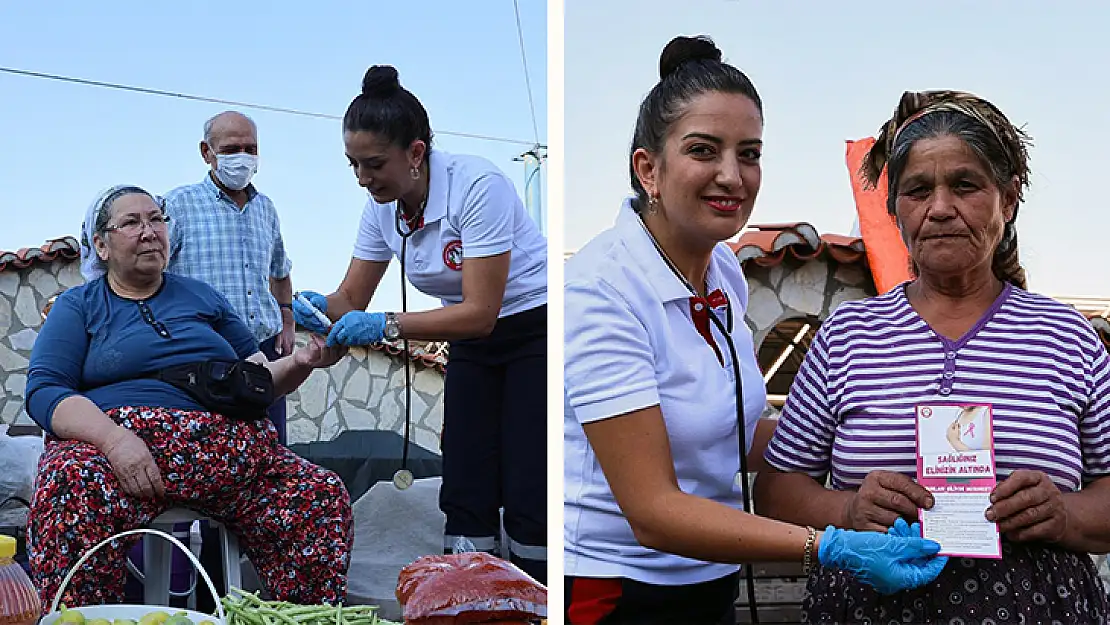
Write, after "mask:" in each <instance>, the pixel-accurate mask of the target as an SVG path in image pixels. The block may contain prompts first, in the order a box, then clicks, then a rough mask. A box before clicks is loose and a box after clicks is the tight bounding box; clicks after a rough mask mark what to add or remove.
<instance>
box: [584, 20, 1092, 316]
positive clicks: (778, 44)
mask: <svg viewBox="0 0 1110 625" xmlns="http://www.w3.org/2000/svg"><path fill="white" fill-rule="evenodd" d="M1108 24H1110V3H1106V2H1099V1H1095V0H1069V1H1068V2H1061V3H1045V2H1035V1H1031V0H1019V1H1009V0H1007V1H1005V2H1003V1H982V2H970V1H955V0H939V1H936V2H930V3H894V2H877V1H873V0H868V1H863V0H854V1H853V2H819V1H817V0H811V1H784V2H756V1H753V0H697V1H690V2H681V3H680V2H675V1H673V0H609V1H606V2H584V1H570V2H568V3H567V7H566V22H565V35H566V42H567V43H566V57H565V93H566V104H565V106H566V110H565V115H566V117H565V122H564V123H565V128H566V137H565V140H566V209H565V213H564V214H565V220H566V241H565V247H566V249H567V250H574V249H577V248H579V247H581V246H582V245H583V244H584V243H585V242H586V241H587V240H588V239H589V238H590V237H592V236H594V235H596V234H597V233H598V232H600V231H601V230H603V229H605V228H607V227H609V226H610V225H611V224H612V221H613V217H614V215H615V213H616V210H617V208H618V206H619V203H620V200H621V198H622V197H623V196H624V195H625V194H626V193H627V192H628V191H629V183H628V146H629V142H630V140H631V135H632V129H633V125H634V123H635V117H636V112H637V107H638V106H639V103H640V100H641V99H642V97H643V96H644V94H646V93H647V92H648V91H649V90H650V89H651V87H652V86H653V85H654V84H655V82H656V81H657V80H658V63H659V53H660V51H661V50H662V49H663V46H664V45H665V44H666V43H667V41H669V40H670V39H671V38H672V37H674V36H676V35H680V34H681V35H696V34H708V35H711V36H712V37H713V38H714V39H715V41H716V42H717V44H718V47H720V48H721V49H722V50H723V52H724V55H725V59H726V60H727V61H730V62H732V63H733V64H734V65H736V66H738V67H740V68H741V69H742V70H744V71H745V72H746V73H747V74H748V75H749V77H751V79H752V81H753V82H754V83H755V85H756V87H757V88H758V90H759V92H760V95H761V97H762V98H763V103H764V109H765V117H766V127H765V131H764V141H765V143H766V145H765V151H764V158H763V168H764V169H763V186H762V190H761V191H760V195H759V199H758V201H757V202H756V208H755V214H754V216H753V218H752V223H776V222H784V221H785V222H794V221H807V222H810V223H812V224H813V225H814V226H816V227H817V229H818V230H819V231H821V232H834V233H842V234H849V233H850V232H851V229H852V226H853V224H854V221H855V205H854V203H853V201H852V193H851V187H850V179H849V177H848V170H847V166H846V164H845V160H844V156H845V147H846V146H845V143H844V142H845V140H849V139H860V138H864V137H868V136H874V135H875V134H877V132H878V129H879V127H880V125H881V124H882V122H884V121H885V120H887V119H888V118H889V117H890V115H891V113H892V112H893V110H894V108H895V105H896V104H897V103H898V99H899V97H900V96H901V94H902V92H903V91H906V90H925V89H960V90H965V91H971V92H974V93H977V94H979V95H981V96H983V97H986V98H988V99H990V100H991V101H993V102H994V103H995V104H996V105H997V106H998V107H999V108H1001V109H1002V111H1003V112H1005V113H1006V115H1007V116H1008V117H1009V118H1010V119H1011V121H1013V122H1015V123H1017V124H1025V126H1026V129H1027V131H1028V132H1029V133H1030V134H1031V135H1032V136H1033V140H1034V147H1033V148H1032V150H1031V166H1032V169H1033V172H1034V175H1033V179H1032V188H1031V189H1030V191H1029V193H1028V194H1027V196H1026V203H1025V204H1024V205H1023V206H1022V208H1021V211H1020V213H1019V218H1018V222H1017V225H1018V234H1019V242H1020V244H1021V252H1022V256H1023V262H1024V264H1025V265H1026V268H1027V270H1028V272H1029V278H1030V283H1031V288H1032V289H1033V290H1037V291H1040V292H1044V293H1047V294H1050V295H1056V296H1101V297H1107V296H1110V283H1107V280H1106V268H1105V261H1104V260H1103V256H1104V254H1103V253H1102V252H1103V251H1104V250H1105V249H1106V240H1107V233H1108V232H1110V211H1108V207H1107V198H1106V194H1105V193H1103V192H1101V191H1100V187H1099V185H1100V184H1101V183H1100V182H1099V181H1100V180H1103V179H1104V176H1106V175H1107V166H1108V165H1110V157H1108V156H1107V147H1108V146H1110V38H1108V37H1107V30H1106V28H1107V25H1108Z"/></svg>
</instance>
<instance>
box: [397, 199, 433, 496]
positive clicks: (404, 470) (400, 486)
mask: <svg viewBox="0 0 1110 625" xmlns="http://www.w3.org/2000/svg"><path fill="white" fill-rule="evenodd" d="M427 203H428V200H427V198H425V199H424V201H423V202H422V203H421V204H420V211H419V212H418V213H417V214H416V220H417V221H416V223H417V224H419V223H420V220H422V219H424V207H425V206H427ZM405 221H406V220H405V216H404V214H403V213H402V212H401V200H400V199H398V200H397V208H396V211H395V212H394V215H393V225H394V227H395V228H396V229H397V235H398V236H400V237H401V312H402V313H407V312H408V311H409V303H408V288H407V287H406V286H405V280H406V274H405V256H407V252H408V242H409V237H411V236H412V235H413V234H415V233H416V231H417V230H419V229H420V228H419V226H417V227H416V228H412V227H411V226H410V223H405V224H404V225H405V226H406V227H405V228H402V227H401V225H402V223H403V222H405ZM401 345H402V347H403V348H404V350H405V354H404V361H405V442H404V447H403V448H402V450H401V468H400V469H398V470H397V472H396V473H394V474H393V486H395V487H396V488H397V490H405V489H407V488H408V487H410V486H412V484H413V481H414V479H413V476H412V471H410V470H409V468H408V465H409V440H410V435H411V430H412V369H411V367H412V364H411V363H410V362H409V361H410V360H411V359H412V358H411V356H410V354H411V352H409V340H408V339H407V338H405V337H401Z"/></svg>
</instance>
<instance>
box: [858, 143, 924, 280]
mask: <svg viewBox="0 0 1110 625" xmlns="http://www.w3.org/2000/svg"><path fill="white" fill-rule="evenodd" d="M874 144H875V139H874V138H872V137H868V138H866V139H860V140H859V141H848V154H847V161H848V174H849V177H850V178H851V179H852V195H853V196H855V200H856V212H857V213H859V231H860V236H862V237H863V245H864V248H865V249H866V250H867V263H868V265H870V267H871V277H872V278H873V279H874V281H875V289H876V290H877V291H878V292H879V293H880V294H882V293H886V292H887V291H889V290H890V289H892V288H894V287H895V286H897V285H898V284H900V283H902V282H905V281H906V280H909V279H910V278H912V277H913V276H912V275H911V273H910V255H909V252H908V251H907V250H906V244H905V243H903V242H902V235H901V234H900V233H899V232H898V226H897V224H895V222H894V217H893V216H891V215H890V214H889V213H887V210H886V191H887V190H886V172H885V171H884V172H883V175H882V176H881V177H880V178H879V183H878V184H877V185H876V186H875V188H874V189H865V188H864V182H863V178H862V177H861V176H860V174H859V170H860V166H861V165H862V164H863V158H864V157H865V156H866V155H867V151H868V150H870V149H871V146H872V145H874Z"/></svg>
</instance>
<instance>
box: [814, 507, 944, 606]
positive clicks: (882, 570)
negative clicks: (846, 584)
mask: <svg viewBox="0 0 1110 625" xmlns="http://www.w3.org/2000/svg"><path fill="white" fill-rule="evenodd" d="M899 522H900V523H901V524H902V526H905V524H906V522H905V521H904V520H901V519H899ZM894 525H895V527H894V528H891V531H890V532H888V533H886V534H880V533H878V532H855V531H852V530H842V529H837V528H835V527H833V526H831V525H830V526H828V527H827V528H825V534H824V535H823V536H822V537H821V547H820V549H818V551H817V559H818V561H820V562H821V564H822V565H825V566H834V567H837V568H839V569H843V570H845V571H849V572H851V573H853V574H854V575H855V576H856V577H857V578H859V580H860V581H862V582H864V583H866V584H870V585H871V586H874V587H875V590H878V591H879V592H880V593H881V594H884V595H889V594H893V593H896V592H900V591H903V590H909V589H911V588H917V587H919V586H924V585H925V584H928V583H929V582H931V581H933V580H934V579H936V578H937V576H938V575H940V572H941V571H942V570H944V565H946V564H948V558H946V557H943V556H942V557H935V556H936V554H937V552H938V551H940V545H939V544H938V543H937V542H936V541H932V540H925V539H924V538H920V536H919V535H913V534H912V532H913V529H912V528H909V527H908V526H907V527H905V528H903V527H902V526H899V524H898V522H896V523H895V524H894ZM914 525H915V526H916V527H917V528H918V529H917V532H920V526H918V525H917V524H916V523H915V524H914Z"/></svg>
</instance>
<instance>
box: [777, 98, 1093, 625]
mask: <svg viewBox="0 0 1110 625" xmlns="http://www.w3.org/2000/svg"><path fill="white" fill-rule="evenodd" d="M1028 143H1029V139H1028V137H1027V136H1026V135H1025V133H1024V132H1022V131H1021V130H1019V129H1017V128H1015V127H1014V126H1013V125H1012V124H1011V123H1010V122H1009V120H1007V118H1006V117H1005V116H1004V115H1003V114H1002V113H1001V112H1000V111H999V110H998V109H997V108H995V107H994V106H993V105H991V104H990V103H989V102H987V101H985V100H982V99H980V98H977V97H975V96H972V95H970V94H966V93H960V92H950V91H936V92H926V93H906V94H905V95H903V97H902V100H901V102H900V104H899V106H898V109H897V111H896V113H895V115H894V118H893V119H891V120H890V122H889V123H887V124H886V126H885V127H884V129H883V131H882V133H881V135H880V136H879V137H878V139H877V141H876V144H875V146H874V148H873V149H872V151H871V153H870V154H869V155H868V158H867V160H866V161H865V165H864V171H863V174H864V175H865V176H866V178H867V180H868V181H869V182H871V183H872V184H874V183H876V182H877V181H878V180H879V177H880V174H881V172H882V171H883V169H884V166H885V168H886V170H887V179H888V188H889V195H888V200H887V206H888V209H889V211H890V213H891V214H892V215H893V216H894V218H895V220H896V222H897V224H898V227H899V228H900V230H901V233H902V238H903V240H904V241H905V243H906V246H907V248H908V249H909V253H910V258H911V259H912V263H913V270H914V273H915V275H916V277H915V278H914V279H912V280H910V281H908V282H905V283H903V284H901V285H899V286H898V287H896V288H894V289H893V290H891V291H890V292H888V293H885V294H883V295H879V296H878V297H873V298H870V299H866V300H863V301H856V302H849V303H845V304H843V305H841V306H840V307H839V308H838V309H837V310H836V311H835V312H834V313H833V314H832V315H831V316H830V317H829V319H828V320H827V321H826V322H825V323H824V324H823V325H822V326H821V329H820V331H819V332H818V334H817V336H816V338H815V339H814V341H813V344H812V346H811V348H810V351H809V353H807V355H806V358H805V362H804V364H803V366H802V367H801V369H800V370H799V372H798V374H797V377H796V378H795V381H794V384H793V385H792V387H791V389H790V395H789V397H788V398H787V401H786V404H785V406H784V407H783V412H782V416H781V420H780V422H779V424H778V427H777V429H776V432H775V435H774V437H773V439H772V441H771V443H770V445H769V447H768V449H767V452H766V460H767V462H768V463H769V464H770V465H771V466H772V467H774V468H775V469H777V471H778V472H772V473H768V474H764V475H760V477H759V479H758V484H757V487H756V497H757V501H758V506H759V510H760V512H761V513H763V514H767V515H770V516H775V517H778V518H781V519H784V520H788V521H791V522H793V523H798V524H806V525H812V526H817V527H821V526H824V525H826V524H830V523H831V524H834V525H837V526H839V527H846V528H852V529H857V530H865V529H875V530H882V529H886V528H889V527H891V526H892V525H893V524H894V522H895V521H896V520H897V519H898V518H899V517H901V518H904V519H907V520H910V521H912V520H914V519H916V517H917V511H918V509H919V508H922V509H926V510H928V509H930V508H931V507H932V506H933V503H934V497H933V494H932V493H930V492H929V491H927V490H926V489H925V488H924V487H922V486H921V485H920V484H918V483H916V482H915V481H914V477H915V476H916V465H915V447H914V445H915V407H917V406H919V405H930V404H955V405H964V406H968V405H987V406H989V407H990V412H991V413H992V414H993V440H994V453H995V467H996V478H997V486H996V487H995V488H994V491H993V492H992V493H991V494H990V505H989V507H988V508H987V509H986V511H985V517H986V520H987V521H989V522H995V523H997V527H998V530H999V532H1000V533H1001V534H1002V549H1001V551H1002V558H1001V559H968V558H955V559H953V560H952V561H951V562H949V564H948V566H947V567H946V568H945V569H944V571H943V572H942V573H941V575H940V576H939V577H938V578H937V579H936V581H934V582H933V583H931V584H928V585H926V586H924V587H921V588H918V589H915V590H908V591H905V592H902V593H898V594H895V595H891V596H887V597H883V596H880V595H879V594H877V593H876V592H874V591H873V590H872V589H870V588H867V587H866V586H864V585H862V584H860V583H858V582H857V581H856V580H855V579H853V578H852V577H851V576H850V575H848V574H845V573H844V572H843V571H839V570H837V569H835V568H831V567H821V568H819V569H818V570H817V571H815V572H814V573H813V574H812V575H811V577H810V579H809V585H808V589H807V590H808V592H807V594H806V598H805V600H804V604H803V609H804V613H805V619H806V622H810V623H830V622H836V623H846V622H861V621H865V620H867V621H869V622H884V623H885V622H888V621H896V622H906V623H958V622H960V623H962V622H966V623H971V622H975V623H989V622H995V623H1003V622H1024V623H1050V622H1052V623H1104V622H1106V619H1107V613H1108V612H1107V599H1106V593H1105V591H1104V590H1103V588H1102V584H1101V583H1100V581H1099V579H1098V576H1097V574H1096V571H1095V568H1094V566H1093V563H1092V561H1091V558H1090V557H1088V555H1087V554H1088V553H1106V552H1107V551H1110V480H1108V478H1107V476H1108V475H1110V444H1107V440H1108V438H1107V437H1108V435H1110V359H1108V356H1107V352H1106V349H1105V347H1104V346H1103V345H1102V343H1101V342H1100V341H1099V338H1098V336H1096V334H1095V332H1094V330H1093V329H1092V327H1091V326H1090V324H1088V323H1087V321H1086V320H1085V319H1084V318H1083V317H1082V315H1080V314H1079V313H1078V312H1077V311H1075V310H1074V309H1072V308H1070V307H1068V306H1066V305H1064V304H1061V303H1058V302H1056V301H1054V300H1052V299H1050V298H1048V297H1044V296H1041V295H1037V294H1034V293H1031V292H1029V291H1027V290H1026V288H1025V287H1026V283H1025V274H1024V271H1023V270H1022V268H1021V265H1020V264H1019V262H1018V247H1017V231H1016V229H1015V225H1014V223H1015V220H1016V218H1017V213H1018V206H1019V204H1020V202H1021V200H1022V195H1023V190H1024V189H1025V188H1026V187H1027V186H1028V184H1029V167H1028V154H1027V144H1028ZM826 476H829V477H830V478H831V479H830V483H829V487H828V488H826V487H825V484H824V479H825V477H826Z"/></svg>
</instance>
